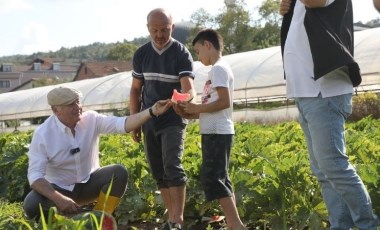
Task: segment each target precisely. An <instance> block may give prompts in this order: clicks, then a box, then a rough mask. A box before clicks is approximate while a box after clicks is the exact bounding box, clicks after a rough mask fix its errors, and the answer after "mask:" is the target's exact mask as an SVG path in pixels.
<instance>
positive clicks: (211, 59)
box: [179, 29, 247, 230]
mask: <svg viewBox="0 0 380 230" xmlns="http://www.w3.org/2000/svg"><path fill="white" fill-rule="evenodd" d="M192 44H193V46H194V49H195V52H196V54H197V56H198V59H199V61H200V62H202V63H203V64H204V65H206V66H208V65H212V68H211V70H210V72H209V73H208V79H207V81H206V83H205V86H204V90H203V94H202V103H201V104H194V103H190V102H179V105H180V106H181V107H183V109H184V111H185V112H186V113H188V114H189V115H188V117H186V118H192V119H195V118H199V123H200V132H201V135H202V165H201V182H202V186H203V189H204V192H205V196H206V200H207V201H212V200H215V199H218V200H219V203H220V205H221V207H222V209H223V212H224V214H225V216H226V219H227V226H228V229H232V230H241V229H247V228H246V227H245V226H244V224H243V223H242V221H241V220H240V217H239V213H238V211H237V208H236V201H235V196H234V192H233V189H232V182H231V180H230V178H229V176H228V164H229V159H230V153H231V147H232V142H233V135H234V134H235V130H234V123H233V121H232V109H233V106H232V105H233V104H232V98H233V91H234V85H233V81H234V76H233V73H232V70H231V67H230V66H229V64H228V63H227V62H226V61H224V60H223V58H222V50H223V38H222V37H221V36H220V34H219V33H217V32H216V31H214V30H212V29H204V30H201V31H200V32H199V33H198V34H197V35H196V37H195V38H194V40H193V43H192Z"/></svg>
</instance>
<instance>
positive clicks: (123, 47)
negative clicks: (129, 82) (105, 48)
mask: <svg viewBox="0 0 380 230" xmlns="http://www.w3.org/2000/svg"><path fill="white" fill-rule="evenodd" d="M137 48H138V47H137V46H136V45H134V44H132V43H118V44H116V46H115V47H114V48H112V49H111V50H110V52H109V53H108V55H107V59H108V60H115V61H130V60H132V57H133V53H134V52H135V51H136V50H137Z"/></svg>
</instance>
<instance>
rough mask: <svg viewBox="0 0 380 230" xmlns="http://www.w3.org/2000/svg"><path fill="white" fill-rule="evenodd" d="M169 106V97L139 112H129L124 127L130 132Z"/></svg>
mask: <svg viewBox="0 0 380 230" xmlns="http://www.w3.org/2000/svg"><path fill="white" fill-rule="evenodd" d="M170 106H171V103H170V99H167V100H160V101H157V102H156V103H155V104H154V105H153V106H152V107H150V108H148V109H145V110H144V111H141V112H139V113H135V114H131V115H130V116H128V117H127V118H126V119H125V125H124V129H125V131H126V132H130V131H132V130H135V129H137V128H140V126H141V125H143V124H144V123H145V122H147V121H148V120H149V119H151V118H152V117H158V116H160V115H161V114H163V113H165V112H166V110H168V109H169V108H170Z"/></svg>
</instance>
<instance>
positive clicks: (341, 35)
mask: <svg viewBox="0 0 380 230" xmlns="http://www.w3.org/2000/svg"><path fill="white" fill-rule="evenodd" d="M295 2H296V1H295V0H293V2H292V7H291V10H290V12H289V13H288V14H286V15H284V18H283V20H282V26H281V50H282V54H283V52H284V46H285V41H286V37H287V34H288V31H289V27H290V23H291V20H292V17H293V9H294V6H295ZM304 25H305V29H306V33H307V35H308V38H309V44H310V49H311V54H312V57H313V63H314V80H317V79H319V78H320V77H323V76H324V75H326V74H327V73H329V72H331V71H333V70H335V69H337V68H339V67H342V66H347V67H348V69H349V77H350V79H351V82H352V85H353V86H354V87H356V86H358V85H359V84H360V83H361V80H362V79H361V75H360V68H359V65H358V64H357V63H356V62H355V60H354V57H353V55H354V29H353V12H352V2H351V0H335V1H334V2H333V3H332V4H330V5H329V6H327V7H321V8H306V15H305V20H304Z"/></svg>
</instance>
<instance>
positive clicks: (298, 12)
mask: <svg viewBox="0 0 380 230" xmlns="http://www.w3.org/2000/svg"><path fill="white" fill-rule="evenodd" d="M333 2H334V0H328V1H326V6H328V5H330V4H331V3H333ZM305 13H306V9H305V5H304V4H303V3H302V2H301V1H297V2H296V5H295V8H294V15H293V19H292V22H291V24H290V28H289V32H288V35H287V38H286V42H285V49H284V69H285V74H286V89H287V97H288V98H297V97H317V96H318V94H319V93H321V95H322V97H331V96H337V95H342V94H347V93H353V86H352V83H351V80H350V79H349V76H348V70H347V68H346V67H342V68H339V69H337V70H335V71H332V72H331V73H329V74H327V75H325V76H323V77H321V78H319V79H318V80H317V81H315V80H314V71H313V69H314V64H313V59H312V55H311V51H310V44H309V40H308V37H307V34H306V30H305V26H304V18H305ZM326 52H328V51H327V50H326Z"/></svg>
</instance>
